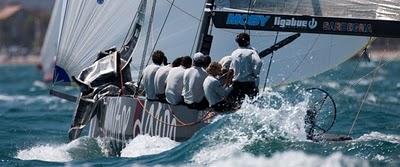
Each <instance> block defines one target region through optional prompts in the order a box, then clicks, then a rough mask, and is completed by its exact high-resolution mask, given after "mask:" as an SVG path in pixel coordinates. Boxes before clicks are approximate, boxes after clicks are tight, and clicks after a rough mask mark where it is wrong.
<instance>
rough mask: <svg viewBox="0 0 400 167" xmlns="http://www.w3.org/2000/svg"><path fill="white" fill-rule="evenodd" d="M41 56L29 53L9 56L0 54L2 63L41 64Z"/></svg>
mask: <svg viewBox="0 0 400 167" xmlns="http://www.w3.org/2000/svg"><path fill="white" fill-rule="evenodd" d="M39 63H40V57H39V56H38V55H34V54H28V55H26V56H8V55H4V54H0V64H33V65H36V64H39Z"/></svg>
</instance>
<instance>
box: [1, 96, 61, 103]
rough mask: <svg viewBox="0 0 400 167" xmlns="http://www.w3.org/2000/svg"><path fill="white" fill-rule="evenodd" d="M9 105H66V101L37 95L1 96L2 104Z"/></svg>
mask: <svg viewBox="0 0 400 167" xmlns="http://www.w3.org/2000/svg"><path fill="white" fill-rule="evenodd" d="M1 101H3V102H9V103H19V104H21V103H22V104H25V105H26V104H35V103H45V104H50V103H54V102H59V103H66V102H67V101H66V100H63V99H59V98H57V97H53V96H46V95H37V96H27V95H4V94H0V102H1Z"/></svg>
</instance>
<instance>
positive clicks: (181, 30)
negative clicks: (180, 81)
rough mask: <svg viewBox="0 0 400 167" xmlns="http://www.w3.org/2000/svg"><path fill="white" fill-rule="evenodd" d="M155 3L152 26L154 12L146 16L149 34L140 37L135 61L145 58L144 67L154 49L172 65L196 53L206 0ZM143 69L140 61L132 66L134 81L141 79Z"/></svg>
mask: <svg viewBox="0 0 400 167" xmlns="http://www.w3.org/2000/svg"><path fill="white" fill-rule="evenodd" d="M154 3H155V8H154V11H153V12H154V14H153V21H152V22H151V23H150V17H151V10H146V16H145V26H146V25H147V26H150V33H142V34H141V37H139V41H140V42H139V43H138V46H137V47H136V49H135V51H134V53H133V60H141V59H142V57H143V58H144V66H145V65H146V64H147V62H148V61H149V58H150V55H151V52H152V51H153V49H154V50H162V51H163V52H164V53H165V54H166V56H167V58H168V61H169V62H172V61H173V60H174V59H175V58H177V57H179V56H186V55H191V54H192V53H193V52H194V50H195V48H194V47H195V43H196V37H197V29H198V26H199V23H200V18H201V15H202V12H203V7H204V0H175V1H172V0H157V1H154ZM147 6H151V5H147ZM169 9H171V10H170V12H169V14H168V11H169ZM167 14H168V15H167ZM149 24H151V25H149ZM144 29H146V28H144ZM146 39H147V40H148V45H147V46H145V40H146ZM144 50H146V51H145V52H144ZM143 53H145V54H144V55H143ZM140 67H141V61H133V62H132V65H131V69H132V75H134V76H133V78H140V74H139V71H140Z"/></svg>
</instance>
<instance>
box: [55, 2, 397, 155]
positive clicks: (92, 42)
mask: <svg viewBox="0 0 400 167" xmlns="http://www.w3.org/2000/svg"><path fill="white" fill-rule="evenodd" d="M296 2H297V1H296ZM296 2H295V1H293V2H292V1H290V2H287V3H288V4H287V5H289V7H291V8H290V10H291V12H292V13H290V12H289V13H288V12H286V11H285V10H284V9H285V8H284V7H285V5H277V6H271V5H269V4H272V2H269V1H260V2H258V1H246V2H244V1H241V2H236V1H221V2H220V1H219V2H214V1H213V0H207V1H206V3H205V5H204V2H203V1H194V0H193V1H191V2H187V1H177V2H175V1H173V2H169V1H168V3H158V1H153V0H142V1H122V0H120V1H118V0H115V1H114V0H113V1H102V0H97V1H94V0H93V1H90V0H87V1H79V2H78V1H63V2H62V5H63V8H62V9H63V12H62V13H63V14H62V15H63V16H62V22H61V23H60V24H61V27H62V28H61V30H60V36H59V38H60V39H59V40H58V41H59V43H58V54H57V60H56V67H55V73H54V83H55V84H70V83H71V82H73V81H75V82H76V83H78V85H80V87H81V91H82V93H81V95H80V97H79V98H78V100H77V101H76V102H77V107H76V110H75V113H74V118H73V122H72V125H71V129H70V132H69V135H70V139H76V138H77V137H79V135H80V132H81V130H82V129H83V128H84V127H85V126H86V125H88V124H89V122H90V121H91V122H90V132H89V136H91V137H105V138H111V139H112V140H111V145H112V147H113V150H114V151H115V152H117V154H118V152H119V151H120V150H121V149H122V148H123V147H124V145H125V143H126V141H128V140H130V139H132V138H134V137H135V136H137V135H139V134H150V135H154V136H162V137H169V138H171V139H174V140H177V141H183V140H187V139H189V138H190V137H191V136H192V135H193V134H194V133H195V132H196V131H198V130H199V129H200V128H202V127H204V126H206V125H207V123H208V122H209V118H210V115H209V113H210V112H209V111H210V110H209V109H206V110H194V109H189V108H188V107H187V106H185V105H175V106H174V105H170V104H167V103H162V102H158V101H149V100H145V98H144V97H141V96H136V92H138V91H139V90H138V89H137V86H138V85H135V83H136V84H137V83H140V80H141V76H142V73H143V72H142V71H143V68H144V66H145V64H146V63H145V62H146V58H148V57H149V54H151V53H152V52H153V51H154V49H155V48H159V49H160V50H163V51H165V53H166V55H167V56H168V57H169V58H174V57H175V56H180V55H193V53H194V52H197V51H198V52H202V53H204V54H209V55H211V56H212V58H213V59H215V60H219V59H220V58H222V56H225V55H227V54H230V53H231V52H232V50H234V47H236V46H235V45H234V44H233V43H229V42H228V41H233V40H232V39H234V36H236V34H237V33H239V32H242V31H243V30H244V31H249V32H251V33H250V34H251V35H252V37H254V38H252V46H254V47H255V48H266V49H262V50H261V51H260V52H259V53H260V57H261V58H262V57H265V58H264V59H263V62H264V63H263V64H264V65H263V67H262V71H263V72H262V73H261V74H260V76H259V79H260V88H262V87H261V85H264V87H266V86H275V85H281V84H287V83H290V82H293V81H297V80H302V79H305V78H308V77H311V76H314V75H316V74H319V73H321V72H324V71H326V70H329V69H331V68H333V67H335V66H337V65H338V64H340V63H342V62H344V61H345V60H347V59H348V58H350V57H351V56H353V54H354V53H356V52H357V51H359V50H364V49H366V48H367V47H368V45H369V44H370V41H371V38H370V37H374V36H385V37H399V34H396V32H397V31H386V30H385V27H387V26H388V25H389V26H390V27H399V23H398V21H397V20H399V19H398V18H393V21H386V20H376V19H377V18H376V17H375V16H372V17H371V16H369V15H367V17H363V18H349V17H350V16H352V11H351V10H350V9H349V11H350V12H349V13H346V14H343V13H336V12H333V13H331V12H329V10H328V9H329V8H331V7H334V5H335V4H331V3H328V2H327V1H318V3H315V2H316V1H312V2H311V1H310V2H309V4H308V5H305V6H299V4H298V3H296ZM296 4H297V6H296ZM366 6H368V7H370V6H374V4H373V3H370V4H367V5H366ZM286 7H287V6H286ZM359 7H361V8H362V7H363V6H362V5H361V4H360V6H359ZM76 9H81V10H76ZM132 9H135V10H134V11H132ZM171 11H172V12H171ZM188 11H192V12H188ZM203 11H204V12H203ZM325 11H328V12H325ZM356 12H357V11H353V13H356ZM271 13H274V14H271ZM78 16H79V19H77V17H78ZM164 16H165V17H164ZM161 18H164V19H161ZM71 23H74V24H71ZM197 25H199V26H197ZM177 28H180V29H179V30H178V29H177ZM231 29H232V30H231ZM271 31H272V32H271ZM197 32H198V33H197ZM297 32H300V33H301V34H298V33H297ZM387 32H390V33H387ZM310 41H311V42H310ZM152 42H154V43H152ZM113 46H114V47H115V49H113V50H107V49H109V48H112V47H113ZM195 46H196V47H195ZM281 48H282V49H281ZM278 49H279V51H278ZM103 50H107V51H106V52H101V51H103ZM100 52H101V53H100ZM99 53H100V54H99ZM147 62H148V61H147ZM93 63H94V64H93ZM130 69H132V70H130ZM133 80H136V81H138V82H134V81H133ZM320 99H321V98H320ZM322 99H326V97H325V98H322ZM323 101H325V100H323ZM313 105H314V106H315V104H313ZM323 105H324V102H322V104H321V103H318V105H317V107H316V108H317V111H320V109H318V108H320V107H319V106H323ZM321 108H322V107H321ZM335 114H336V113H335ZM331 122H332V124H331V125H329V126H332V125H333V123H334V119H333V120H332V121H331ZM329 126H328V128H326V127H321V128H320V130H321V129H322V130H321V131H322V133H325V132H327V131H328V130H329V128H330V127H329Z"/></svg>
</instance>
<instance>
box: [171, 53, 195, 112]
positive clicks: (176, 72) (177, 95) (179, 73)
mask: <svg viewBox="0 0 400 167" xmlns="http://www.w3.org/2000/svg"><path fill="white" fill-rule="evenodd" d="M191 66H192V58H190V57H189V56H185V57H182V62H181V65H180V66H179V67H174V68H172V69H171V70H170V71H169V74H168V76H167V85H166V88H165V98H166V100H167V102H168V103H170V104H173V105H178V104H181V103H183V97H182V89H183V75H184V73H185V69H188V68H190V67H191Z"/></svg>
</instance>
